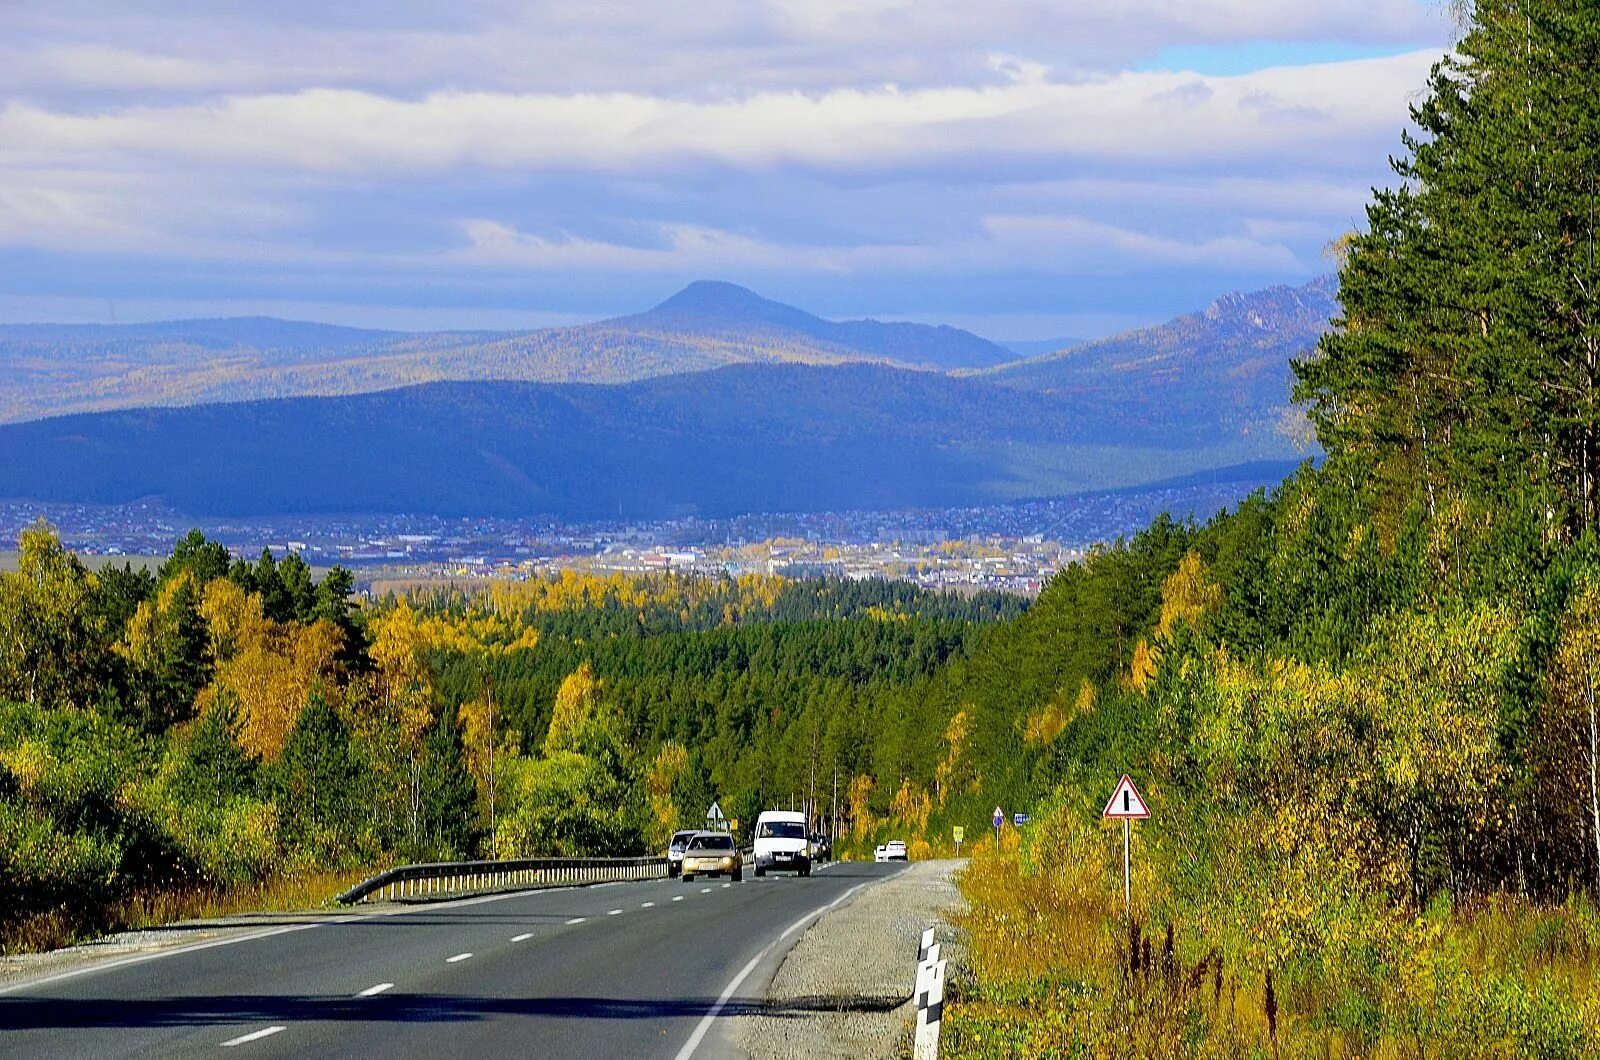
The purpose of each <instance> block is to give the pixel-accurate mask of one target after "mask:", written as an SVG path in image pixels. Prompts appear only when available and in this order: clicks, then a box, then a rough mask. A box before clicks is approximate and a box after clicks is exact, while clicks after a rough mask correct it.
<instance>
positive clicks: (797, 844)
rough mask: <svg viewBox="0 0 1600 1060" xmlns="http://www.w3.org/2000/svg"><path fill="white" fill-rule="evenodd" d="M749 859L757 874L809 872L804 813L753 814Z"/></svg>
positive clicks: (774, 811) (809, 862)
mask: <svg viewBox="0 0 1600 1060" xmlns="http://www.w3.org/2000/svg"><path fill="white" fill-rule="evenodd" d="M751 860H752V861H754V862H755V863H756V875H757V876H765V875H766V874H767V873H769V872H797V873H799V874H800V875H802V876H809V875H811V840H810V839H808V838H807V837H806V815H805V814H803V813H795V812H793V811H791V810H768V811H767V812H766V813H763V814H762V815H761V816H760V817H757V818H756V830H755V849H754V851H753V852H752V855H751Z"/></svg>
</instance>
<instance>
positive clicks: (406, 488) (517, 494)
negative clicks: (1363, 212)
mask: <svg viewBox="0 0 1600 1060" xmlns="http://www.w3.org/2000/svg"><path fill="white" fill-rule="evenodd" d="M1333 294H1334V291H1333V286H1332V284H1331V282H1329V281H1317V282H1315V283H1313V284H1310V285H1308V286H1306V287H1302V288H1293V289H1291V288H1272V289H1270V290H1268V291H1263V292H1258V293H1256V294H1251V295H1231V296H1227V297H1224V298H1222V299H1219V300H1218V301H1217V302H1216V303H1214V304H1213V305H1212V306H1211V307H1210V308H1208V309H1207V310H1205V311H1202V312H1199V313H1195V314H1190V315H1187V316H1184V317H1181V318H1178V319H1177V320H1174V321H1171V322H1169V323H1167V324H1165V325H1161V326H1159V327H1156V328H1150V329H1144V330H1140V331H1135V332H1130V333H1128V334H1126V335H1121V336H1116V337H1113V338H1109V339H1103V340H1099V341H1097V342H1092V343H1088V344H1083V345H1079V346H1075V347H1071V348H1069V349H1066V350H1061V351H1056V352H1051V353H1047V354H1045V355H1043V356H1039V357H1033V358H1028V359H1022V360H1018V359H1016V358H1014V357H1012V356H1011V354H1010V353H1009V351H1007V350H1005V349H1004V348H1003V347H1001V346H999V345H997V344H995V343H991V342H988V341H987V340H985V339H982V338H979V337H978V336H976V335H972V334H971V333H969V332H963V331H959V330H957V329H954V328H935V327H930V326H927V325H920V324H885V323H879V322H876V321H844V322H834V321H827V320H823V319H821V318H819V317H816V316H813V315H811V314H809V313H805V312H804V311H802V310H798V309H794V308H792V307H789V306H785V305H783V304H781V303H777V302H772V301H770V300H767V299H764V298H761V297H760V296H758V295H755V294H753V293H752V292H749V291H746V290H744V289H743V288H739V287H736V286H734V285H731V284H718V283H697V284H692V285H690V286H689V287H688V288H686V289H685V290H684V291H682V292H681V293H679V294H678V295H675V296H674V297H672V298H670V299H668V300H667V301H666V302H664V303H662V304H660V305H658V306H656V307H655V308H653V309H651V310H648V311H646V312H643V313H639V314H635V315H633V316H626V317H619V318H615V319H612V320H607V321H601V322H598V323H595V324H590V325H583V326H579V327H572V328H553V329H544V330H542V331H537V332H530V333H521V334H506V333H481V332H480V333H466V332H458V333H448V334H428V335H413V334H404V333H393V332H381V331H366V330H361V329H349V328H332V327H327V326H324V325H310V324H294V323H290V322H283V321H265V322H263V321H250V320H238V321H189V322H181V323H175V324H163V325H132V326H127V327H123V328H99V329H96V328H81V327H78V328H74V327H56V326H32V327H27V328H24V327H10V328H0V363H4V360H5V359H6V358H10V359H11V362H12V363H23V362H24V361H26V362H27V363H29V364H32V365H33V366H34V368H33V369H32V370H34V371H36V372H37V371H39V369H38V365H39V364H41V363H42V364H44V365H46V366H49V365H55V366H56V367H55V368H54V369H53V370H51V371H48V372H45V373H44V375H45V377H46V379H45V381H44V382H42V383H40V384H39V386H38V387H37V388H36V389H32V390H29V391H28V394H29V395H30V396H31V397H32V398H33V401H34V403H35V404H36V405H37V406H42V407H48V406H50V405H51V404H52V403H54V404H55V405H56V406H57V407H60V406H66V407H71V405H72V404H73V403H74V402H82V401H84V400H85V399H86V396H88V397H93V398H94V399H95V400H96V401H98V402H103V403H111V404H116V403H127V402H130V401H133V400H135V399H136V395H137V394H138V393H140V387H141V386H145V385H147V382H148V381H149V380H152V379H154V380H157V381H159V382H161V383H162V384H163V385H170V389H171V390H172V391H173V393H172V394H169V395H168V397H169V399H171V400H169V401H164V402H160V403H157V402H150V401H148V399H147V400H146V401H145V403H144V407H139V408H123V409H115V410H113V411H102V412H79V413H75V414H71V415H65V416H51V417H47V418H43V419H33V420H32V421H31V422H20V423H12V424H9V425H3V426H0V497H5V498H28V499H33V500H40V501H58V502H85V503H120V502H126V501H130V500H135V499H139V498H146V497H156V498H161V499H162V500H164V501H165V502H166V503H168V504H169V505H171V506H172V507H174V508H175V509H177V510H179V511H184V512H188V513H190V514H194V515H272V514H287V513H298V512H304V513H310V512H364V513H376V512H412V513H434V514H449V515H469V514H473V513H482V514H493V515H554V516H558V517H563V518H573V519H576V518H593V517H601V516H617V515H624V516H628V517H634V518H643V517H659V516H665V515H683V514H700V515H726V514H733V513H737V512H744V511H811V510H838V509H847V508H858V509H859V508H891V507H908V506H916V507H921V506H928V507H937V506H953V505H967V504H978V503H992V502H997V501H1005V500H1015V499H1021V498H1027V497H1043V496H1060V495H1065V494H1070V493H1076V492H1083V491H1089V490H1102V489H1116V488H1126V487H1135V486H1140V485H1144V484H1147V483H1151V482H1157V481H1162V480H1170V479H1172V478H1174V477H1175V476H1182V475H1187V474H1205V473H1208V472H1210V471H1213V470H1215V469H1217V468H1222V467H1227V466H1231V465H1239V464H1244V463H1247V462H1252V461H1283V460H1289V459H1295V458H1297V457H1299V456H1301V455H1304V450H1303V445H1302V444H1301V442H1300V441H1299V440H1297V439H1296V438H1295V437H1294V436H1293V435H1294V421H1295V415H1294V413H1293V410H1292V409H1291V408H1290V406H1289V400H1288V399H1289V384H1288V379H1289V375H1290V370H1289V359H1290V358H1291V357H1292V356H1294V355H1297V354H1300V353H1303V352H1304V351H1305V350H1306V349H1308V348H1309V347H1310V346H1311V345H1312V344H1314V343H1315V341H1316V338H1317V336H1318V335H1319V334H1321V332H1322V330H1323V329H1324V328H1325V327H1326V326H1327V321H1328V319H1329V317H1330V316H1331V315H1332V314H1333V313H1334V311H1335V310H1336V305H1335V303H1334V301H1333ZM29 358H31V360H29ZM70 369H76V374H74V371H73V370H70ZM412 376H421V377H422V378H424V379H432V378H437V379H439V380H440V381H436V382H424V383H421V384H418V385H410V386H395V385H394V384H395V383H396V381H406V380H408V379H409V378H410V377H412ZM52 381H54V382H55V383H56V385H55V387H54V389H52V385H51V383H52ZM15 385H16V384H15V380H13V381H12V386H13V388H15ZM263 389H265V390H266V391H267V394H268V395H269V396H262V390H263ZM233 391H242V394H241V396H248V397H250V398H251V399H252V400H245V401H227V402H216V401H212V400H203V401H201V400H199V398H196V396H195V395H200V396H202V397H206V398H209V397H210V396H213V395H216V394H219V393H220V394H227V393H230V392H233ZM352 391H353V392H352ZM279 394H282V395H306V394H316V395H317V396H277V395H279ZM178 395H187V396H188V400H194V401H199V403H194V404H189V403H187V401H186V402H185V403H184V404H182V405H179V404H178V402H177V397H178ZM165 406H170V407H165Z"/></svg>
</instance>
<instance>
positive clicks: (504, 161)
mask: <svg viewBox="0 0 1600 1060" xmlns="http://www.w3.org/2000/svg"><path fill="white" fill-rule="evenodd" d="M1434 58H1435V55H1434V53H1432V52H1424V53H1410V54H1407V55H1403V56H1397V57H1393V58H1388V59H1374V60H1363V61H1356V62H1347V63H1338V64H1330V65H1325V66H1317V67H1299V68H1283V69H1276V70H1268V71H1261V72H1259V73H1255V74H1249V75H1244V76H1238V77H1216V78H1205V79H1197V78H1195V77H1194V76H1193V75H1186V74H1185V75H1175V74H1170V73H1159V72H1156V73H1132V72H1129V73H1123V74H1119V75H1117V76H1114V77H1107V78H1100V79H1094V80H1089V81H1078V82H1070V83H1064V82H1052V81H1047V80H1043V79H1041V78H1039V77H1032V76H1030V77H1026V78H1019V79H1014V80H1011V81H1008V82H1007V83H1004V84H997V85H987V86H982V87H944V88H928V89H920V90H911V91H907V90H901V89H899V88H896V87H895V86H892V85H889V86H883V87H880V88H876V89H871V90H864V89H839V90H834V91H829V92H823V93H819V94H806V93H801V92H780V93H774V92H761V93H756V94H753V95H749V96H744V97H739V98H730V99H724V100H718V101H713V102H694V101H683V100H672V99H665V98H661V97H656V96H648V95H640V94H630V93H610V94H588V93H580V94H569V95H509V94H503V93H484V92H453V91H452V92H437V93H432V94H429V95H427V96H425V97H423V98H421V99H415V100H413V99H404V98H395V97H389V96H383V95H378V94H375V93H371V92H361V91H353V90H337V89H307V90H305V91H301V92H296V93H291V94H264V95H239V96H229V97H226V98H224V99H221V100H218V101H215V102H208V103H203V104H185V105H177V106H166V107H156V106H143V107H123V108H114V109H107V110H103V111H99V112H95V113H90V114H79V113H70V112H65V111H59V110H49V109H45V108H41V107H38V106H34V105H30V104H25V103H20V102H13V103H10V104H8V105H7V106H6V107H5V108H4V110H0V145H4V146H3V147H0V160H4V159H6V158H12V159H22V160H32V159H51V158H60V157H80V158H81V157H86V156H89V157H105V156H108V155H109V156H112V157H120V158H128V157H136V158H144V159H172V158H174V157H176V158H179V159H188V160H192V161H194V162H197V163H218V162H220V163H236V164H248V165H258V166H273V167H283V168H290V169H310V170H326V171H352V172H359V171H377V172H382V171H386V170H397V171H419V170H443V169H450V168H454V167H462V166H483V167H490V168H511V169H533V170H560V169H568V170H572V169H576V170H584V169H594V170H606V171H617V172H621V171H626V170H629V169H632V168H634V167H638V166H667V167H673V166H682V165H697V164H700V165H704V164H709V165H720V166H733V167H742V168H753V169H759V168H762V167H772V166H781V165H803V166H816V167H822V168H830V169H851V168H863V169H873V168H881V167H888V166H907V165H930V166H931V165H951V164H953V165H958V166H959V165H963V164H971V163H972V162H973V160H974V159H977V158H982V159H985V160H992V159H996V158H1008V157H1012V158H1014V157H1019V156H1023V157H1040V158H1056V159H1064V160H1079V161H1094V162H1117V163H1128V162H1139V163H1143V164H1150V165H1158V166H1165V167H1169V168H1172V167H1178V166H1187V165H1193V164H1196V163H1200V164H1216V163H1229V164H1236V163H1237V161H1238V160H1239V158H1240V156H1241V155H1246V156H1256V157H1267V156H1270V157H1281V156H1284V155H1287V154H1290V153H1292V152H1296V151H1299V150H1303V149H1306V148H1314V149H1317V150H1319V151H1322V152H1325V153H1328V154H1332V155H1336V154H1337V152H1338V150H1339V149H1340V148H1341V147H1344V146H1347V145H1349V144H1350V143H1352V142H1366V141H1371V140H1373V139H1374V138H1378V137H1387V136H1390V135H1392V133H1393V131H1394V130H1395V128H1396V126H1397V125H1398V124H1399V122H1398V120H1397V117H1396V115H1397V114H1399V113H1401V112H1402V110H1401V108H1402V107H1403V105H1404V100H1405V99H1406V97H1407V96H1408V94H1410V93H1412V92H1414V91H1415V90H1416V89H1417V88H1418V87H1419V86H1420V84H1421V82H1422V78H1423V76H1424V74H1425V73H1426V70H1427V68H1428V65H1429V63H1430V62H1431V61H1432V60H1433V59H1434ZM1201 88H1203V89H1204V92H1201V91H1199V89H1201ZM1174 92H1177V93H1180V94H1181V95H1182V96H1183V98H1184V100H1185V105H1183V106H1174V105H1173V103H1172V101H1171V96H1172V94H1173V93H1174ZM1330 160H1331V159H1330Z"/></svg>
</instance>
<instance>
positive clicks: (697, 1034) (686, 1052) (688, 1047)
mask: <svg viewBox="0 0 1600 1060" xmlns="http://www.w3.org/2000/svg"><path fill="white" fill-rule="evenodd" d="M877 882H878V881H877V880H868V881H867V883H877ZM867 883H858V884H856V885H855V886H854V887H852V888H850V889H849V890H848V891H846V892H844V893H843V894H841V895H840V896H839V897H837V898H835V899H834V900H833V901H831V902H829V903H828V904H827V905H823V906H818V907H817V908H816V909H813V910H812V911H811V912H809V913H807V914H806V915H805V916H803V917H801V918H800V919H799V920H796V921H795V922H794V923H793V924H790V925H789V926H788V927H786V928H784V929H783V933H782V934H781V935H779V936H778V937H777V938H775V939H773V940H772V941H771V942H769V943H767V945H766V948H765V949H763V950H762V951H761V952H760V953H758V954H756V955H755V956H754V957H752V958H750V963H749V964H747V965H745V966H744V967H743V968H741V969H739V974H738V975H736V976H734V977H733V979H732V980H730V981H729V983H728V985H727V987H725V988H724V989H723V991H722V993H721V994H719V995H717V1001H716V1004H714V1005H712V1006H711V1011H710V1012H707V1013H706V1014H705V1015H704V1016H702V1017H701V1018H700V1022H699V1023H698V1024H697V1025H696V1026H695V1029H694V1033H693V1034H691V1035H689V1040H688V1041H686V1042H684V1043H683V1048H682V1049H679V1050H678V1055H677V1058H676V1060H689V1058H690V1057H692V1056H694V1052H695V1050H696V1049H698V1048H700V1043H701V1042H703V1041H704V1040H705V1037H706V1033H707V1032H708V1031H710V1030H711V1025H712V1024H713V1023H714V1022H716V1019H717V1017H718V1016H719V1015H721V1014H722V1010H723V1009H724V1008H726V1007H727V1004H728V999H729V998H731V997H733V992H734V991H735V990H737V989H739V985H740V984H741V983H743V982H744V981H745V979H747V978H748V977H749V975H750V973H751V972H753V971H755V970H756V967H757V966H758V965H759V964H760V963H761V962H762V960H763V959H764V958H765V957H766V956H767V954H769V953H771V952H772V950H773V947H775V946H777V945H778V943H780V942H782V941H783V940H784V939H786V938H788V937H789V936H790V935H793V934H794V933H795V932H796V931H799V930H800V929H801V928H802V927H804V926H805V925H806V924H808V923H810V922H811V921H812V920H814V919H815V918H817V917H819V916H822V915H823V914H824V913H826V912H828V911H829V910H831V909H833V908H834V907H836V906H838V905H839V904H840V903H841V902H843V901H844V900H845V899H847V898H849V897H850V896H851V895H853V894H855V893H856V892H857V891H859V890H861V888H863V887H865V886H867Z"/></svg>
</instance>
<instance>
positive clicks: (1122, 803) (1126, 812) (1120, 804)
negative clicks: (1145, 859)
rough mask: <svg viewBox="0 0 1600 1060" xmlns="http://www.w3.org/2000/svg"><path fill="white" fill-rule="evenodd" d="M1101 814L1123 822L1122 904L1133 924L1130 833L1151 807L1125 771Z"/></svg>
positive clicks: (1145, 816)
mask: <svg viewBox="0 0 1600 1060" xmlns="http://www.w3.org/2000/svg"><path fill="white" fill-rule="evenodd" d="M1100 816H1102V817H1104V818H1106V819H1108V820H1113V821H1115V820H1120V821H1121V822H1122V906H1123V911H1124V912H1125V913H1126V914H1127V917H1128V922H1129V923H1130V924H1131V923H1133V857H1132V853H1131V844H1130V841H1129V833H1130V829H1131V825H1132V822H1134V821H1142V820H1145V819H1146V818H1148V817H1149V816H1150V807H1148V806H1146V805H1145V803H1144V798H1143V797H1142V796H1141V795H1140V794H1139V789H1138V788H1136V787H1134V786H1133V780H1132V778H1130V777H1129V776H1128V774H1126V773H1124V774H1122V779H1121V780H1119V781H1118V782H1117V789H1116V790H1115V791H1113V792H1112V793H1111V799H1110V801H1109V802H1107V803H1106V808H1105V811H1104V812H1103V813H1102V814H1101V815H1100Z"/></svg>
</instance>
